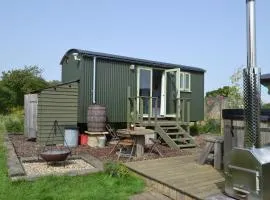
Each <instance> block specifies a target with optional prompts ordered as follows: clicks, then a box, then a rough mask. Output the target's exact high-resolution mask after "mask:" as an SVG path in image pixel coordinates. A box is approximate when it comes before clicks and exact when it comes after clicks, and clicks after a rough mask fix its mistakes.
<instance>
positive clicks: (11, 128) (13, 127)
mask: <svg viewBox="0 0 270 200" xmlns="http://www.w3.org/2000/svg"><path fill="white" fill-rule="evenodd" d="M5 128H6V131H7V132H9V133H19V132H23V122H22V120H16V119H15V120H14V119H11V118H9V119H8V120H6V122H5Z"/></svg>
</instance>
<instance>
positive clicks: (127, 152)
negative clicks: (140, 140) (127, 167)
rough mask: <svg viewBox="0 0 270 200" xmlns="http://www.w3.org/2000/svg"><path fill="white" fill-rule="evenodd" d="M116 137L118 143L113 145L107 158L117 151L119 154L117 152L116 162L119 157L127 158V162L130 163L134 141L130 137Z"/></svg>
mask: <svg viewBox="0 0 270 200" xmlns="http://www.w3.org/2000/svg"><path fill="white" fill-rule="evenodd" d="M118 137H119V140H118V142H117V143H116V144H115V145H114V147H113V149H112V150H111V152H110V153H109V154H108V156H110V155H111V154H112V153H114V152H116V151H117V150H119V152H117V154H118V157H117V160H119V158H120V157H128V161H130V159H131V158H132V157H133V153H134V148H135V145H136V141H135V139H133V137H132V136H131V135H118Z"/></svg>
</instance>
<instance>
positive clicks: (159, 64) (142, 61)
mask: <svg viewBox="0 0 270 200" xmlns="http://www.w3.org/2000/svg"><path fill="white" fill-rule="evenodd" d="M71 53H79V54H82V55H84V56H89V57H94V56H95V57H97V58H102V59H108V60H114V61H122V62H126V63H131V64H137V65H147V66H152V67H159V68H181V69H182V70H184V71H195V72H203V73H204V72H205V70H204V69H202V68H198V67H190V66H185V65H177V64H171V63H165V62H157V61H151V60H146V59H139V58H131V57H126V56H119V55H113V54H107V53H100V52H94V51H86V50H81V49H70V50H68V51H67V52H66V53H65V55H64V56H63V58H62V59H61V62H60V64H61V65H62V64H63V62H64V60H65V58H66V57H67V56H68V55H69V54H71Z"/></svg>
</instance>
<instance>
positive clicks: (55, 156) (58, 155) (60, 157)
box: [40, 150, 71, 162]
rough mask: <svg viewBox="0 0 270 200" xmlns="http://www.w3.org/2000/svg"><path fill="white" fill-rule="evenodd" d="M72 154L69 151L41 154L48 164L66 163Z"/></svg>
mask: <svg viewBox="0 0 270 200" xmlns="http://www.w3.org/2000/svg"><path fill="white" fill-rule="evenodd" d="M69 154H71V152H70V151H68V150H61V151H60V150H49V151H45V152H42V153H41V154H40V156H41V158H43V159H44V160H45V161H46V162H57V161H65V160H66V159H67V157H68V155H69Z"/></svg>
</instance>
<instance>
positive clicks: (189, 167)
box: [126, 155, 224, 199]
mask: <svg viewBox="0 0 270 200" xmlns="http://www.w3.org/2000/svg"><path fill="white" fill-rule="evenodd" d="M196 158H197V156H194V155H191V156H190V155H189V156H178V157H170V158H161V159H156V160H145V161H138V162H130V163H126V166H127V167H129V168H130V169H131V170H133V171H135V172H137V173H138V174H140V175H142V176H144V177H146V178H148V179H150V180H154V181H156V182H157V183H158V184H159V187H162V185H166V186H167V187H168V189H167V190H168V191H167V192H166V193H170V194H171V196H175V199H185V198H186V197H185V198H184V197H181V195H182V194H183V195H186V196H189V198H190V199H205V198H206V197H208V196H211V195H215V194H221V193H222V191H223V186H224V177H223V174H222V172H220V171H217V170H215V169H214V168H213V167H212V166H210V165H200V164H198V163H196V161H195V159H196ZM163 190H164V187H163ZM179 195H180V196H179Z"/></svg>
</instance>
